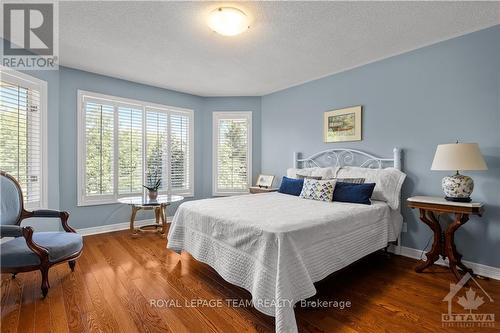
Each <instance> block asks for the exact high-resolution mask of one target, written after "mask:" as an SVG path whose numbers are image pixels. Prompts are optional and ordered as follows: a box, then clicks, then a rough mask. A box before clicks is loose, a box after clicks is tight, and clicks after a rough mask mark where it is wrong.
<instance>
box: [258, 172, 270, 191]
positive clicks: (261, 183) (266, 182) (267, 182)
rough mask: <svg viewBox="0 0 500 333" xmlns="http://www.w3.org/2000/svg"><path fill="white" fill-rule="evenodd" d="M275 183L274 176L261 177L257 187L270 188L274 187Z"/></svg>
mask: <svg viewBox="0 0 500 333" xmlns="http://www.w3.org/2000/svg"><path fill="white" fill-rule="evenodd" d="M273 181H274V176H270V175H259V177H257V184H256V185H257V186H258V187H265V188H269V187H271V186H272V185H273Z"/></svg>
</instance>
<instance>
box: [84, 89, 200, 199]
mask: <svg viewBox="0 0 500 333" xmlns="http://www.w3.org/2000/svg"><path fill="white" fill-rule="evenodd" d="M79 103H80V104H81V106H80V110H81V114H80V116H79V135H80V138H79V153H78V154H79V157H80V160H79V162H78V167H79V171H78V173H79V181H80V183H82V184H85V185H84V186H80V185H79V198H78V203H79V205H92V204H104V203H113V202H116V200H117V199H118V198H119V197H123V196H130V195H142V194H143V193H144V189H143V187H142V185H149V179H150V178H151V179H153V178H161V187H160V193H178V194H181V195H184V196H192V195H193V182H192V174H193V171H192V168H193V165H192V163H191V161H192V158H193V157H192V152H193V149H192V145H193V139H192V135H193V128H192V124H193V112H192V111H191V110H185V109H178V108H173V107H168V106H161V105H153V104H150V103H146V102H140V101H136V100H128V99H123V98H119V97H113V96H107V95H101V94H96V93H91V92H84V91H79Z"/></svg>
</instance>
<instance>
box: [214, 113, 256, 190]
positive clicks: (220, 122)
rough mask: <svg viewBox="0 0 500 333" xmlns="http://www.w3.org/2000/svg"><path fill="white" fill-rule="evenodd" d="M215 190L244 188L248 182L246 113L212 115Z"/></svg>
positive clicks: (248, 129)
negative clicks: (214, 117) (214, 139)
mask: <svg viewBox="0 0 500 333" xmlns="http://www.w3.org/2000/svg"><path fill="white" fill-rule="evenodd" d="M215 124H216V128H215V131H216V142H215V144H216V147H215V148H214V149H216V156H217V157H216V162H215V163H216V177H215V178H216V190H215V192H218V193H219V194H224V193H239V192H247V191H248V187H249V185H250V179H251V178H250V156H249V155H250V116H249V115H248V113H244V114H242V115H232V114H228V115H225V114H224V113H219V114H218V115H216V123H215Z"/></svg>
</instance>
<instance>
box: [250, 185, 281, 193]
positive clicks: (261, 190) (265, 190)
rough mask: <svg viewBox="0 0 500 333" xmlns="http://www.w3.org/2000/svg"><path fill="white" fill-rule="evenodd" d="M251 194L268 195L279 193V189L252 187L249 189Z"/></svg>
mask: <svg viewBox="0 0 500 333" xmlns="http://www.w3.org/2000/svg"><path fill="white" fill-rule="evenodd" d="M248 190H249V191H250V193H252V194H256V193H268V192H276V191H278V189H277V188H271V187H270V188H265V187H258V186H250V187H249V188H248Z"/></svg>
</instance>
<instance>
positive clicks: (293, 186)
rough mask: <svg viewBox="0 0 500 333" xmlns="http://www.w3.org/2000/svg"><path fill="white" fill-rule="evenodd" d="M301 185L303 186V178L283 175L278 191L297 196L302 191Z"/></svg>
mask: <svg viewBox="0 0 500 333" xmlns="http://www.w3.org/2000/svg"><path fill="white" fill-rule="evenodd" d="M302 186H304V179H295V178H288V177H283V179H282V180H281V186H280V189H279V190H278V192H280V193H284V194H291V195H295V196H299V195H300V192H302Z"/></svg>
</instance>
